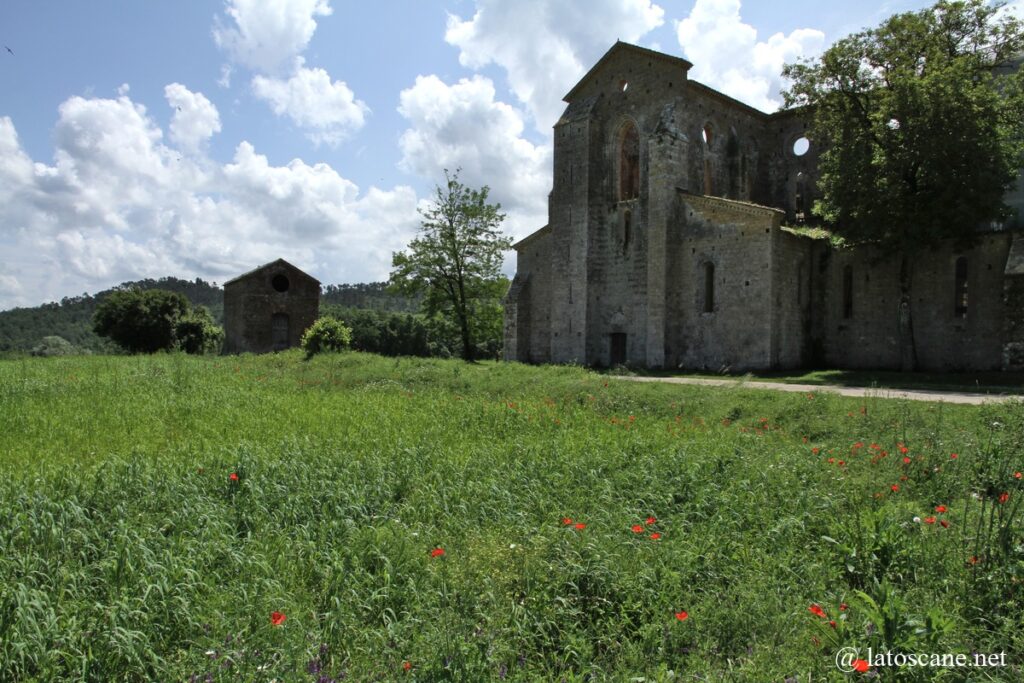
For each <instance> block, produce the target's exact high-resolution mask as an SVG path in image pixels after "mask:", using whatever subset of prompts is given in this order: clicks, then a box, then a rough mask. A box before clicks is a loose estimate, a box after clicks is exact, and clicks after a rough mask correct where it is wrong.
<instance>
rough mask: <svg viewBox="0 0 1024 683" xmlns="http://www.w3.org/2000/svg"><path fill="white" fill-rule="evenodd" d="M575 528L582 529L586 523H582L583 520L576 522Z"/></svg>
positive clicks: (585, 526)
mask: <svg viewBox="0 0 1024 683" xmlns="http://www.w3.org/2000/svg"><path fill="white" fill-rule="evenodd" d="M576 528H577V529H580V530H583V529H586V528H587V525H586V524H584V523H583V522H576Z"/></svg>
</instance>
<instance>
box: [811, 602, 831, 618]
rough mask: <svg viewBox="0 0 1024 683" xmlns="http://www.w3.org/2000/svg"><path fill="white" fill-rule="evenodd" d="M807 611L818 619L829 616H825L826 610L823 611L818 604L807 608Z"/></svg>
mask: <svg viewBox="0 0 1024 683" xmlns="http://www.w3.org/2000/svg"><path fill="white" fill-rule="evenodd" d="M807 611H808V612H810V613H811V614H813V615H814V616H816V617H821V618H822V619H827V618H828V616H827V615H826V614H825V610H823V609H821V607H819V606H818V605H817V604H812V605H811V606H810V607H808V608H807Z"/></svg>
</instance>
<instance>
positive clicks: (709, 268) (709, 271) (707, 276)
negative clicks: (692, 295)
mask: <svg viewBox="0 0 1024 683" xmlns="http://www.w3.org/2000/svg"><path fill="white" fill-rule="evenodd" d="M714 311H715V264H713V263H711V262H708V263H705V264H704V312H705V313H714Z"/></svg>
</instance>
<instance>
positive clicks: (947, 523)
mask: <svg viewBox="0 0 1024 683" xmlns="http://www.w3.org/2000/svg"><path fill="white" fill-rule="evenodd" d="M939 525H940V526H942V528H943V529H948V528H949V522H947V521H946V520H944V519H943V520H940V521H939Z"/></svg>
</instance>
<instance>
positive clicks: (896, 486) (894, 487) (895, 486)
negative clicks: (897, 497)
mask: <svg viewBox="0 0 1024 683" xmlns="http://www.w3.org/2000/svg"><path fill="white" fill-rule="evenodd" d="M889 488H890V489H892V492H893V493H899V492H900V485H899V484H893V485H892V486H890V487H889Z"/></svg>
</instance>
